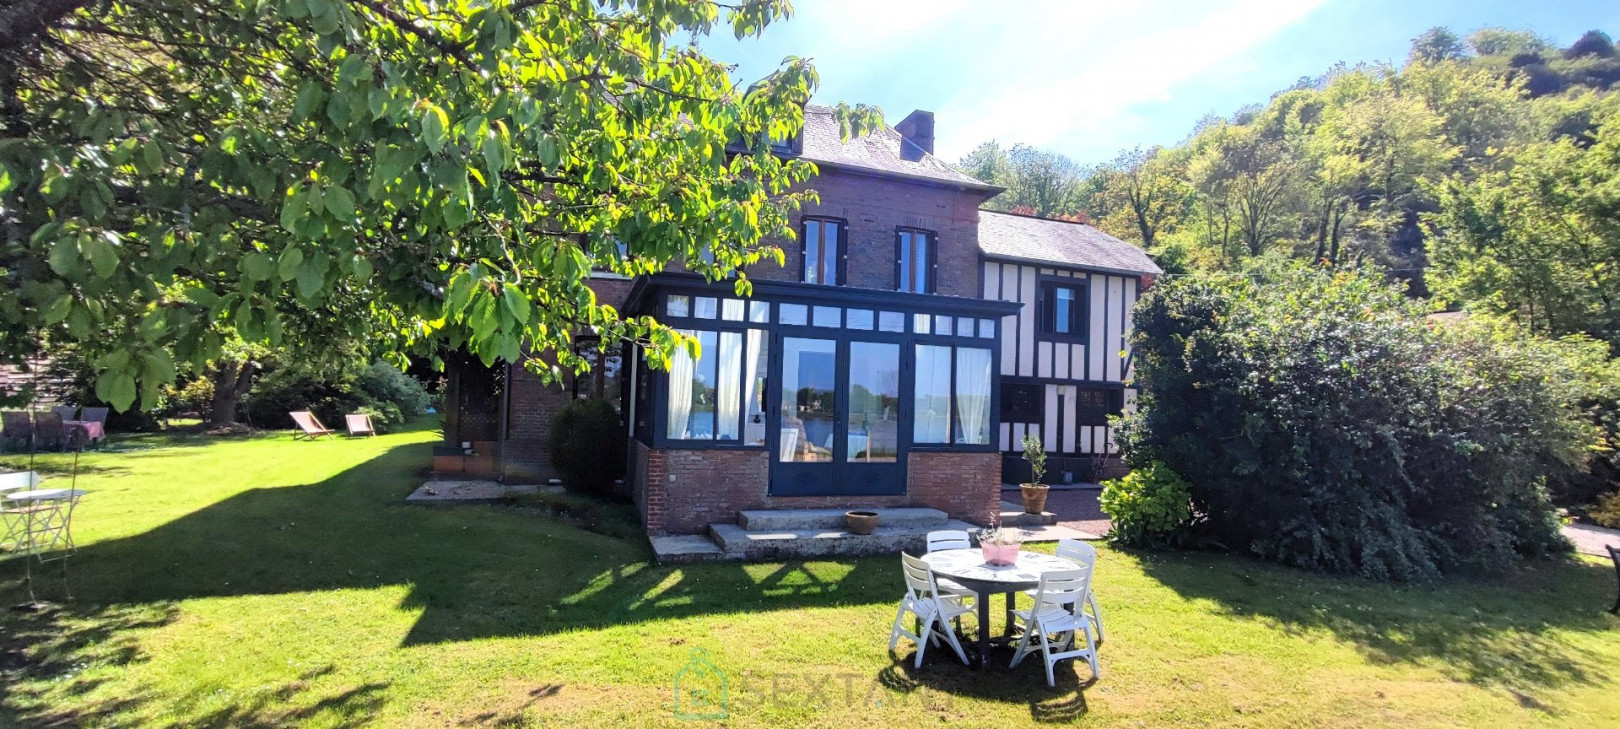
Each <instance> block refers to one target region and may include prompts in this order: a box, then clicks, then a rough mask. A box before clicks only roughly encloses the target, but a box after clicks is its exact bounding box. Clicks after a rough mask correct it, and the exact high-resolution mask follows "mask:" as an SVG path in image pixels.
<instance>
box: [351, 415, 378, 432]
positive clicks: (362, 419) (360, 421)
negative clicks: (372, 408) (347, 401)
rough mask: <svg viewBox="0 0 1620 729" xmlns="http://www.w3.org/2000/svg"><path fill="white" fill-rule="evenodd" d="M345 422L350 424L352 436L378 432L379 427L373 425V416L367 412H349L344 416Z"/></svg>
mask: <svg viewBox="0 0 1620 729" xmlns="http://www.w3.org/2000/svg"><path fill="white" fill-rule="evenodd" d="M343 424H344V425H345V426H348V428H349V435H350V436H360V435H376V434H377V429H376V428H373V427H371V416H370V415H367V414H365V413H349V414H348V415H345V416H343Z"/></svg>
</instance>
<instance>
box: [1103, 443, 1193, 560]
mask: <svg viewBox="0 0 1620 729" xmlns="http://www.w3.org/2000/svg"><path fill="white" fill-rule="evenodd" d="M1102 487H1103V490H1102V495H1101V496H1100V497H1099V498H1098V503H1099V504H1100V505H1101V507H1102V510H1103V513H1106V514H1108V518H1109V519H1110V520H1111V521H1112V522H1113V528H1112V529H1111V530H1110V531H1109V532H1108V541H1110V542H1113V543H1115V544H1122V545H1129V546H1148V545H1151V544H1158V543H1163V542H1174V541H1177V539H1178V537H1179V535H1180V534H1182V533H1183V532H1182V530H1183V529H1184V528H1185V527H1186V526H1187V525H1188V524H1190V523H1191V522H1192V517H1193V512H1192V492H1191V490H1189V489H1188V487H1187V481H1186V480H1185V479H1183V478H1182V477H1181V476H1179V475H1177V474H1176V472H1175V471H1172V470H1170V468H1169V467H1168V466H1166V465H1164V464H1163V463H1160V462H1158V461H1154V462H1152V463H1149V464H1148V465H1147V466H1145V467H1142V468H1138V469H1135V470H1133V471H1131V472H1130V473H1129V474H1126V475H1125V477H1124V478H1119V479H1114V480H1111V481H1104V482H1103V485H1102Z"/></svg>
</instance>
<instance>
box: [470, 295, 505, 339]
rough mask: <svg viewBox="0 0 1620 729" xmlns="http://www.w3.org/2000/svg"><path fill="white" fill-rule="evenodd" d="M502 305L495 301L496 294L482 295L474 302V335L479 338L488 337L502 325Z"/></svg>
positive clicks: (472, 322)
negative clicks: (500, 312)
mask: <svg viewBox="0 0 1620 729" xmlns="http://www.w3.org/2000/svg"><path fill="white" fill-rule="evenodd" d="M499 311H500V307H499V306H497V305H496V303H495V297H494V296H480V297H478V301H476V302H474V303H473V313H472V321H471V324H472V329H473V335H474V336H476V337H478V338H479V339H488V338H489V335H490V334H493V333H494V332H495V329H496V328H497V327H499V326H500V323H501V320H500V314H499Z"/></svg>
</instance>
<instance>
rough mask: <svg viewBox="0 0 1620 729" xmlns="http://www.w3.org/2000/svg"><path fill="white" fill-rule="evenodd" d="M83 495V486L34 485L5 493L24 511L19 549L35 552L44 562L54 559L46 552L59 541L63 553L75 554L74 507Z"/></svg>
mask: <svg viewBox="0 0 1620 729" xmlns="http://www.w3.org/2000/svg"><path fill="white" fill-rule="evenodd" d="M84 495H85V492H84V491H82V490H80V489H32V490H29V491H12V492H11V493H8V494H6V495H5V500H6V501H10V502H12V503H14V504H16V505H17V507H18V508H17V510H18V511H21V512H22V514H21V515H22V517H23V524H22V535H21V536H22V540H21V544H20V545H19V546H20V550H19V551H21V552H23V553H24V554H32V555H33V556H35V557H37V558H38V559H39V561H41V562H45V561H48V559H55V558H47V557H46V556H45V555H46V554H49V553H50V552H53V551H55V550H56V549H57V548H58V546H59V545H60V546H61V547H62V549H63V554H62V555H61V557H66V556H68V555H69V554H72V553H73V551H74V546H73V507H74V506H76V505H77V504H78V503H79V499H80V498H81V497H83V496H84Z"/></svg>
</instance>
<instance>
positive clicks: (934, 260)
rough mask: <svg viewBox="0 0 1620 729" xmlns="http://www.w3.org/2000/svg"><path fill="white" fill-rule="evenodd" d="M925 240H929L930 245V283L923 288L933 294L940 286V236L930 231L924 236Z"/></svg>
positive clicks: (928, 253)
mask: <svg viewBox="0 0 1620 729" xmlns="http://www.w3.org/2000/svg"><path fill="white" fill-rule="evenodd" d="M923 240H925V241H927V243H926V245H927V246H928V251H927V255H928V285H927V286H924V287H923V290H924V291H926V292H928V293H930V294H931V293H934V292H935V291H936V290H938V289H937V288H936V287H937V286H939V250H938V249H939V237H938V236H936V235H934V234H932V233H930V234H928V235H926V236H924V237H923Z"/></svg>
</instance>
